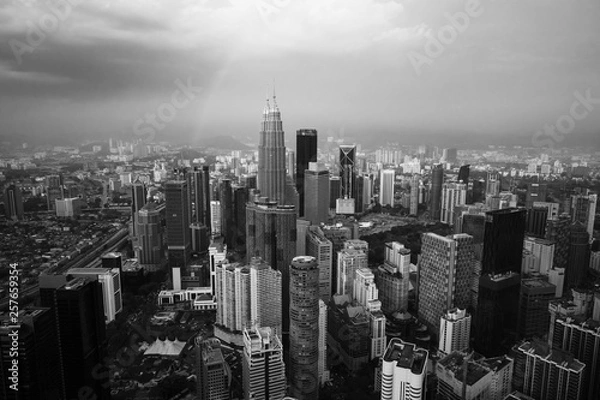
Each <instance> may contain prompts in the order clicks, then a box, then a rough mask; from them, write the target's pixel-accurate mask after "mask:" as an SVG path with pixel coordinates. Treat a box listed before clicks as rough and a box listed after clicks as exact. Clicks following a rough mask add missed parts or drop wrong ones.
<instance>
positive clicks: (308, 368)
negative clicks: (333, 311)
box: [289, 256, 319, 399]
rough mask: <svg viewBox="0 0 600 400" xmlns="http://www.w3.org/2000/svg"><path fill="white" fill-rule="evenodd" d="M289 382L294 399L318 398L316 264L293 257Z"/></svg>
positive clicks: (317, 277) (312, 258)
mask: <svg viewBox="0 0 600 400" xmlns="http://www.w3.org/2000/svg"><path fill="white" fill-rule="evenodd" d="M289 313H290V366H289V370H290V382H291V387H292V388H291V394H292V396H294V397H296V398H298V399H318V398H319V264H318V263H317V260H316V259H315V258H314V257H310V256H300V257H295V258H294V259H293V260H292V264H291V265H290V309H289Z"/></svg>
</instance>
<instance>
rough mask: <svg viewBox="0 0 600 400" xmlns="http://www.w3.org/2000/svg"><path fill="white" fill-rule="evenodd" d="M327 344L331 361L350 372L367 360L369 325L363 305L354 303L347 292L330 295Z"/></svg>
mask: <svg viewBox="0 0 600 400" xmlns="http://www.w3.org/2000/svg"><path fill="white" fill-rule="evenodd" d="M327 329H328V330H327V343H328V344H329V348H330V349H331V351H332V360H333V362H339V363H343V364H344V365H345V366H346V368H348V370H350V371H352V372H357V371H359V370H360V369H361V368H362V367H363V366H364V365H365V364H366V363H368V362H369V361H370V355H371V345H372V343H371V324H370V320H369V316H368V314H367V311H366V310H365V308H364V307H363V306H361V305H353V304H352V300H351V298H350V297H349V296H348V295H333V296H332V298H331V302H330V303H329V311H328V315H327Z"/></svg>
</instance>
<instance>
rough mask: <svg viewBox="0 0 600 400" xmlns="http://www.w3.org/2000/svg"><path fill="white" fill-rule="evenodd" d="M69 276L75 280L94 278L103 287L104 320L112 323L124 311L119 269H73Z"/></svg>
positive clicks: (68, 273)
mask: <svg viewBox="0 0 600 400" xmlns="http://www.w3.org/2000/svg"><path fill="white" fill-rule="evenodd" d="M67 275H72V276H73V277H75V278H90V277H93V278H95V279H96V280H98V281H99V282H100V285H101V287H102V302H103V304H104V320H105V321H106V323H107V324H108V323H110V322H112V321H114V320H115V317H116V315H117V314H118V313H120V312H121V311H122V310H123V296H122V292H121V273H120V271H119V269H118V268H112V269H109V268H71V269H70V270H69V271H68V272H67Z"/></svg>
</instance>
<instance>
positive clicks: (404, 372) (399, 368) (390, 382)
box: [381, 338, 429, 400]
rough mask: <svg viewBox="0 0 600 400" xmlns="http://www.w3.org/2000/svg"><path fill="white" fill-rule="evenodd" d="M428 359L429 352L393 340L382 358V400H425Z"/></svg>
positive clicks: (410, 344) (398, 340)
mask: <svg viewBox="0 0 600 400" xmlns="http://www.w3.org/2000/svg"><path fill="white" fill-rule="evenodd" d="M428 358H429V353H428V352H427V350H424V349H421V348H419V347H417V346H416V345H415V344H412V343H408V342H404V341H403V340H401V339H398V338H393V339H392V340H391V341H390V342H389V344H388V346H387V348H386V350H385V353H384V355H383V358H382V366H381V400H396V399H405V400H423V399H424V398H425V391H426V390H425V377H426V373H427V359H428Z"/></svg>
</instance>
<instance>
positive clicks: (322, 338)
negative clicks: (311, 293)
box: [318, 299, 330, 386]
mask: <svg viewBox="0 0 600 400" xmlns="http://www.w3.org/2000/svg"><path fill="white" fill-rule="evenodd" d="M318 367H319V368H318V369H319V384H320V385H321V386H322V385H323V384H324V383H325V382H329V377H330V375H329V369H328V364H327V304H326V303H325V302H324V301H323V300H322V299H319V366H318Z"/></svg>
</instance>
